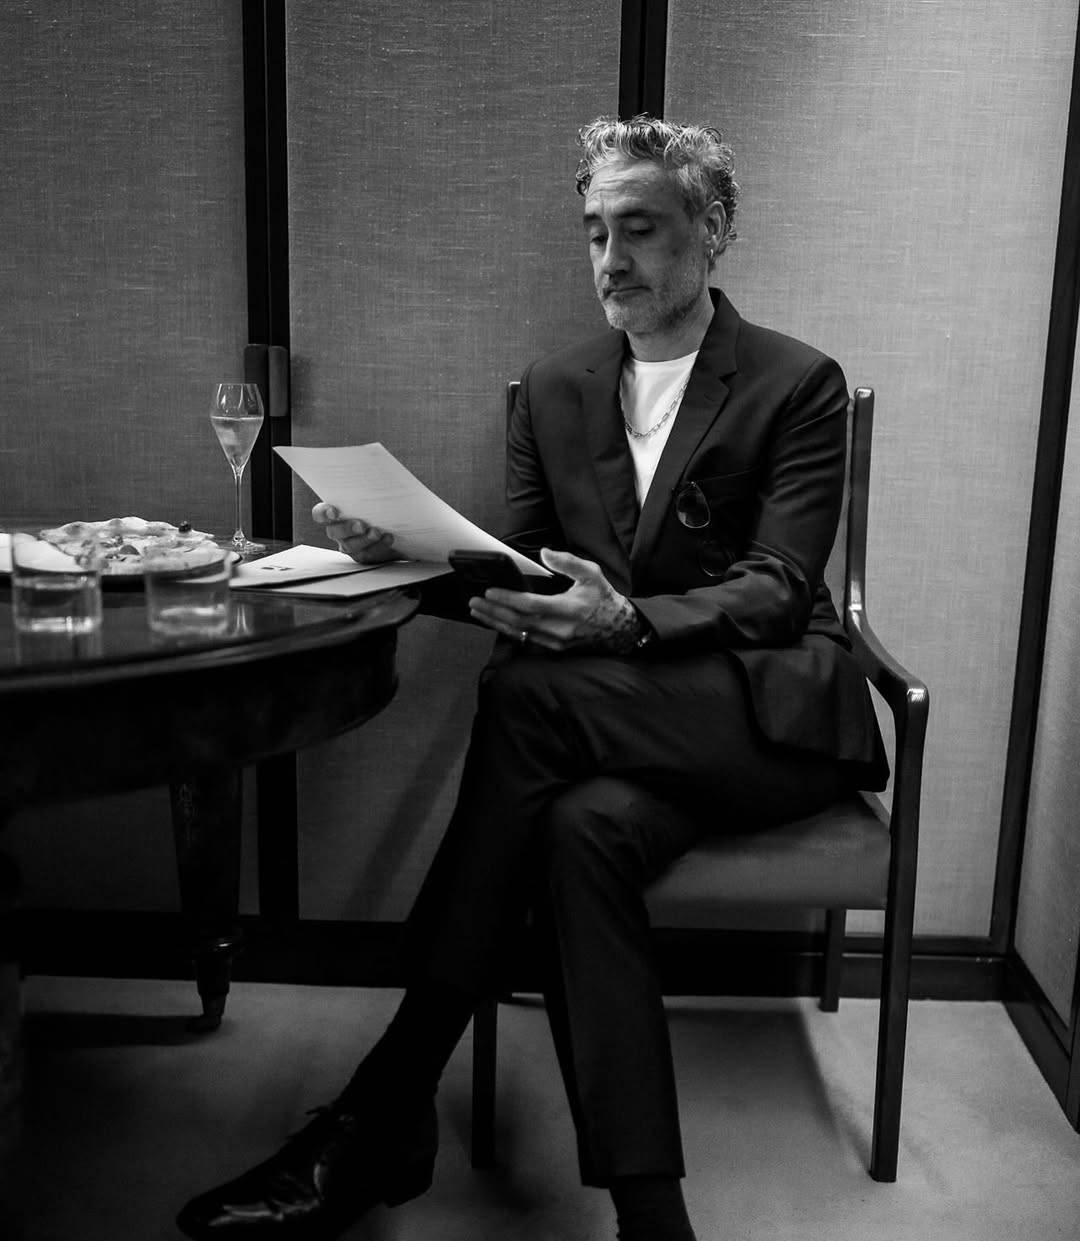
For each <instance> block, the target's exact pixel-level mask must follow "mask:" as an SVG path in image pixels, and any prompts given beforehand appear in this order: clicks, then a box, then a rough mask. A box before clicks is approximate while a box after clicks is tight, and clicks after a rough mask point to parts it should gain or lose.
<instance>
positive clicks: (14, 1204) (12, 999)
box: [0, 810, 23, 1239]
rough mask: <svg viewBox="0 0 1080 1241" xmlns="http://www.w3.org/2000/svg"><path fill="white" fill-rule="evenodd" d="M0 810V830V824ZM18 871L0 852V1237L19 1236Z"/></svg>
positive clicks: (0, 819)
mask: <svg viewBox="0 0 1080 1241" xmlns="http://www.w3.org/2000/svg"><path fill="white" fill-rule="evenodd" d="M4 821H5V820H4V812H3V810H0V832H2V831H3V827H4ZM18 894H19V873H18V871H17V869H16V867H15V863H14V862H12V861H11V859H10V858H9V857H8V856H7V855H6V854H4V853H0V1237H11V1238H13V1239H14V1238H18V1237H21V1236H22V1235H23V1234H22V1231H21V1223H20V1215H21V1212H20V1210H19V1202H18V1197H17V1194H16V1185H17V1184H18V1174H17V1171H16V1166H15V1165H16V1160H17V1158H18V1152H19V1131H20V1128H21V1110H20V1106H19V1098H20V1095H21V1093H22V1034H21V1028H20V1027H21V1020H20V1014H21V1011H22V1005H21V1003H20V998H19V959H18V957H19V954H18V947H17V942H16V930H15V905H16V902H17V900H18Z"/></svg>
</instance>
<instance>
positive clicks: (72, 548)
mask: <svg viewBox="0 0 1080 1241" xmlns="http://www.w3.org/2000/svg"><path fill="white" fill-rule="evenodd" d="M10 537H11V544H10V546H11V605H12V612H13V618H14V621H15V628H16V629H17V630H19V631H20V632H22V633H59V634H85V633H93V632H94V631H95V630H97V629H99V628H100V627H101V569H102V563H103V561H102V554H101V548H100V546H99V545H98V541H97V539H96V538H95V537H94V536H93V535H92V534H88V535H86V536H85V537H84V538H82V539H76V540H73V541H69V542H67V543H65V544H64V546H63V549H61V548H60V547H57V546H55V545H54V544H52V543H47V542H45V540H44V539H41V538H39V537H38V536H37V534H31V533H29V532H27V531H22V530H14V531H11V534H10Z"/></svg>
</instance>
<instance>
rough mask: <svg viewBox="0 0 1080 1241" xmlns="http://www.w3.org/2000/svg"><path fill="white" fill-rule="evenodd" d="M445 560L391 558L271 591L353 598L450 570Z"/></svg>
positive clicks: (307, 597)
mask: <svg viewBox="0 0 1080 1241" xmlns="http://www.w3.org/2000/svg"><path fill="white" fill-rule="evenodd" d="M452 572H453V570H452V569H451V568H450V566H449V565H448V564H433V563H431V562H430V561H421V560H393V561H391V562H390V563H389V564H379V565H372V566H371V568H369V569H365V570H364V572H362V573H342V574H339V575H338V576H337V577H330V578H324V579H321V580H320V581H317V582H297V583H296V584H295V585H292V586H278V587H276V588H275V590H274V594H275V595H299V596H301V597H302V598H304V599H354V598H356V597H357V596H358V595H372V594H374V593H375V592H376V591H377V590H394V589H395V588H397V587H399V586H412V585H413V584H414V583H416V582H426V581H427V580H428V579H429V578H433V577H442V576H443V574H445V573H452Z"/></svg>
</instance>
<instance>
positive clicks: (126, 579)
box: [101, 548, 242, 590]
mask: <svg viewBox="0 0 1080 1241" xmlns="http://www.w3.org/2000/svg"><path fill="white" fill-rule="evenodd" d="M240 559H242V557H241V555H240V553H239V552H235V551H233V550H232V549H231V548H230V549H229V563H230V564H236V562H237V561H238V560H240ZM215 563H216V562H215ZM194 568H195V569H199V568H202V566H201V565H195V566H194ZM176 572H177V575H178V576H180V577H183V576H185V575H186V574H189V573H190V572H191V570H185V569H177V571H176ZM142 588H143V575H142V570H141V569H140V570H139V572H138V573H103V574H102V575H101V589H102V590H142Z"/></svg>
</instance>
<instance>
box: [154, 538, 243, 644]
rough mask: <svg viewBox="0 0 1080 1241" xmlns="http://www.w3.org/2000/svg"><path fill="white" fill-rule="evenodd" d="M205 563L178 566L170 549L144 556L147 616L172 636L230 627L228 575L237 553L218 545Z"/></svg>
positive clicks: (210, 633)
mask: <svg viewBox="0 0 1080 1241" xmlns="http://www.w3.org/2000/svg"><path fill="white" fill-rule="evenodd" d="M214 551H215V553H216V554H215V555H213V556H212V557H211V558H209V559H208V560H207V561H206V562H205V563H203V564H197V565H190V566H178V565H177V563H176V558H175V556H173V557H170V556H169V554H168V553H167V552H163V553H161V554H160V555H155V554H154V553H153V552H150V553H147V554H145V555H144V556H143V561H142V568H143V583H144V585H145V587H146V620H147V624H149V626H150V628H151V630H152V631H153V632H154V633H157V634H161V635H162V636H164V637H169V638H182V637H192V636H195V637H198V636H208V637H209V636H213V635H215V634H223V633H225V632H226V631H227V630H228V628H229V579H230V577H231V576H232V564H233V561H234V560H235V559H236V556H235V553H233V552H231V551H227V550H226V549H225V548H220V547H219V548H215V549H214Z"/></svg>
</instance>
